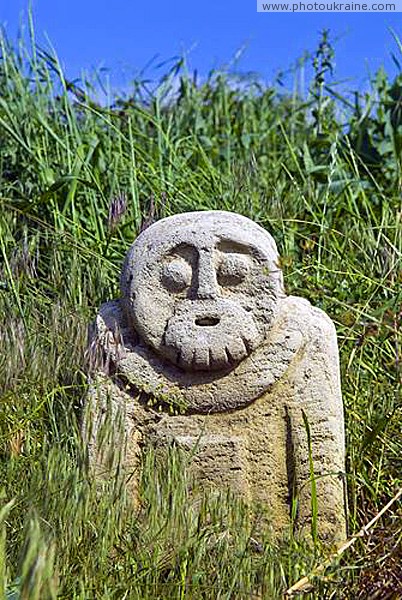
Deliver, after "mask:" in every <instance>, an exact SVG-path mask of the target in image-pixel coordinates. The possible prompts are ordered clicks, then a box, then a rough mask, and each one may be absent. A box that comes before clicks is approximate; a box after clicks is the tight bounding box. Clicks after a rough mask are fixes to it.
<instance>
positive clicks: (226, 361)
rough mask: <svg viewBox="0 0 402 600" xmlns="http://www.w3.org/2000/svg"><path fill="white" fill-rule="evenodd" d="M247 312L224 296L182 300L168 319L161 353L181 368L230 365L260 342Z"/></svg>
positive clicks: (255, 326) (242, 357)
mask: <svg viewBox="0 0 402 600" xmlns="http://www.w3.org/2000/svg"><path fill="white" fill-rule="evenodd" d="M261 339H262V336H261V333H260V332H259V330H258V328H257V325H256V323H255V321H254V319H253V316H252V314H251V313H250V312H247V311H246V310H245V309H244V308H242V307H241V306H240V305H238V304H236V303H234V302H231V301H229V300H225V299H218V300H214V301H203V302H200V301H197V302H195V301H185V302H183V303H182V304H180V305H178V306H177V307H176V311H175V313H174V315H173V316H172V317H171V318H170V319H169V320H168V322H167V325H166V329H165V332H164V337H163V346H162V348H163V351H164V352H163V353H164V355H165V356H166V357H167V358H169V359H170V360H171V362H173V363H174V364H176V365H177V366H178V367H180V368H181V369H183V370H185V371H219V370H222V371H224V370H228V369H232V368H234V367H235V366H236V365H237V364H238V363H239V362H240V361H242V360H243V359H244V358H246V357H247V356H248V355H249V354H250V353H251V352H252V351H253V350H254V349H255V348H256V347H257V346H258V345H259V344H260V342H261Z"/></svg>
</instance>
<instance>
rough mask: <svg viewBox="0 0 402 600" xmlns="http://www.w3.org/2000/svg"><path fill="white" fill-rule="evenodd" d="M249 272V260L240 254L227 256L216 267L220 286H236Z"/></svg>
mask: <svg viewBox="0 0 402 600" xmlns="http://www.w3.org/2000/svg"><path fill="white" fill-rule="evenodd" d="M249 270H250V260H249V259H248V257H247V256H243V255H242V254H227V255H225V256H224V258H223V259H222V261H221V263H220V264H219V267H218V273H217V274H218V282H219V284H220V285H237V284H238V283H241V282H242V281H243V280H244V279H245V278H246V276H247V273H248V272H249Z"/></svg>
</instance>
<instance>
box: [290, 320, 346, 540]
mask: <svg viewBox="0 0 402 600" xmlns="http://www.w3.org/2000/svg"><path fill="white" fill-rule="evenodd" d="M302 327H304V328H305V342H306V343H305V344H304V347H303V350H301V352H300V353H299V355H298V356H297V357H296V358H295V364H293V365H292V366H291V368H290V373H289V380H290V385H291V389H292V394H291V396H292V401H291V402H290V405H289V406H288V408H287V411H288V445H289V452H288V463H289V464H288V469H289V471H290V477H289V481H291V482H292V483H291V485H292V487H293V490H291V495H292V496H293V502H296V504H294V508H295V510H294V514H295V515H296V526H297V528H298V529H301V530H305V529H306V528H310V527H311V526H312V525H313V527H314V523H315V522H317V528H316V531H317V533H318V535H319V536H320V537H323V538H329V539H340V538H343V537H344V536H345V534H346V531H345V439H344V416H343V403H342V393H341V383H340V370H339V355H338V345H337V338H336V332H335V327H334V325H333V323H332V321H331V320H330V319H329V318H328V317H327V315H325V314H324V313H323V312H322V311H320V310H319V309H314V308H311V309H310V312H309V315H308V318H306V322H305V323H302ZM315 516H316V517H317V519H315Z"/></svg>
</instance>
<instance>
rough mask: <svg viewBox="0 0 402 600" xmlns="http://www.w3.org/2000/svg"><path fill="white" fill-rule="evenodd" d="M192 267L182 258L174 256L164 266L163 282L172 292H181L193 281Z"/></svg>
mask: <svg viewBox="0 0 402 600" xmlns="http://www.w3.org/2000/svg"><path fill="white" fill-rule="evenodd" d="M191 275H192V271H191V267H190V265H189V264H188V262H187V261H185V260H184V259H182V258H174V259H173V260H171V261H170V262H169V263H167V264H166V265H165V266H164V267H163V271H162V283H163V285H164V286H165V287H166V288H167V289H168V290H170V291H171V292H181V291H182V290H184V289H185V288H187V287H189V285H190V283H191Z"/></svg>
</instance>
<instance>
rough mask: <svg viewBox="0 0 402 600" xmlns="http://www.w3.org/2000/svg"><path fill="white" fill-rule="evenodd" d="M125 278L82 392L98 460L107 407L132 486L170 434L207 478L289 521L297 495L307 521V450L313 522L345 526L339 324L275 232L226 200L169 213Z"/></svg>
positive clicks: (101, 318) (96, 341)
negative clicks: (312, 298)
mask: <svg viewBox="0 0 402 600" xmlns="http://www.w3.org/2000/svg"><path fill="white" fill-rule="evenodd" d="M121 289H122V298H121V300H116V301H112V302H108V303H106V304H104V305H103V306H102V307H101V309H100V311H99V314H98V316H97V319H96V323H95V328H94V332H93V337H92V348H93V349H95V350H96V351H97V352H98V353H99V352H100V354H101V355H102V364H100V365H99V366H98V375H97V376H96V378H95V380H94V382H93V385H92V391H91V394H90V399H89V403H88V406H89V410H90V412H91V413H92V422H93V424H94V427H93V429H92V430H91V433H90V434H89V437H90V443H91V445H92V451H93V455H94V462H96V461H97V459H96V458H95V455H96V453H97V443H96V435H97V432H99V429H100V427H101V424H102V423H103V422H104V419H105V414H106V412H107V407H109V408H110V410H111V412H112V413H113V414H114V415H117V414H118V415H120V416H119V418H121V423H122V426H121V427H120V428H119V429H116V431H118V432H119V433H118V434H117V437H116V439H115V440H114V441H113V442H110V443H111V444H112V445H113V446H116V445H118V446H120V447H121V448H122V460H123V463H124V465H125V468H126V469H127V473H130V477H129V479H130V482H131V483H130V485H131V486H132V489H133V493H134V494H136V493H137V492H136V489H137V487H136V486H137V483H138V473H139V468H140V464H141V453H142V451H143V449H144V448H146V447H147V446H148V445H152V446H154V447H156V448H158V447H163V446H166V445H169V444H172V443H174V444H176V445H177V446H179V447H181V448H182V449H183V451H188V452H190V453H193V454H194V457H193V461H192V465H193V471H194V473H195V476H196V477H197V478H199V479H200V481H202V482H203V484H204V485H205V486H207V485H208V486H209V485H210V486H212V487H213V486H216V487H222V486H223V487H230V488H231V489H233V490H234V491H235V492H237V493H240V494H242V495H243V496H244V497H245V498H246V499H247V500H249V501H250V502H251V503H253V502H256V503H259V504H260V505H262V506H264V507H265V509H266V512H267V515H268V518H269V519H270V520H271V522H272V523H273V525H274V528H275V530H276V531H277V532H281V531H283V530H284V529H285V528H286V527H287V526H288V525H289V522H290V514H291V510H292V504H293V502H294V501H295V500H297V520H296V526H297V527H298V528H299V529H303V528H304V527H306V526H308V524H309V523H310V520H311V489H312V486H311V462H310V460H309V456H310V455H311V457H312V462H313V471H314V480H315V483H316V488H317V503H318V526H319V532H320V534H321V536H322V537H323V538H327V539H329V540H334V539H338V538H340V537H343V536H344V534H345V514H344V477H343V475H344V459H345V457H344V426H343V406H342V397H341V389H340V378H339V365H338V349H337V341H336V334H335V328H334V326H333V324H332V322H331V321H330V319H329V318H328V317H327V315H326V314H325V313H324V312H322V311H321V310H319V309H317V308H313V307H312V306H311V305H310V303H309V302H308V301H307V300H304V299H302V298H297V297H292V296H286V295H285V293H284V289H283V280H282V272H281V269H280V267H279V257H278V253H277V249H276V245H275V242H274V240H273V239H272V237H271V236H270V235H269V234H268V233H267V232H266V231H265V230H264V229H262V228H261V227H259V226H258V225H256V224H255V223H253V222H252V221H250V220H249V219H247V218H245V217H242V216H240V215H237V214H234V213H228V212H223V211H209V212H194V213H186V214H182V215H176V216H174V217H169V218H167V219H163V220H161V221H159V222H157V223H155V224H154V225H152V226H151V227H149V228H148V229H147V230H145V231H144V232H143V233H142V234H141V235H140V236H139V237H138V238H137V240H136V241H135V243H134V244H133V245H132V247H131V249H130V250H129V252H128V255H127V258H126V261H125V264H124V267H123V271H122V276H121ZM102 368H103V370H104V371H105V370H106V371H107V373H108V374H109V376H107V375H106V376H105V375H104V374H102ZM309 440H310V442H309ZM309 449H310V452H309ZM101 462H102V464H105V460H104V459H102V461H101ZM98 463H99V460H98Z"/></svg>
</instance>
